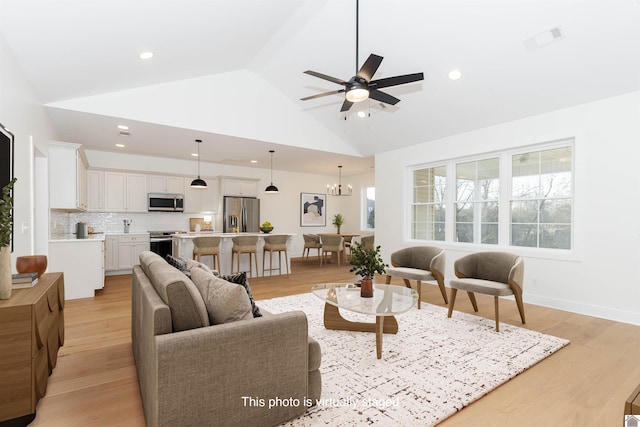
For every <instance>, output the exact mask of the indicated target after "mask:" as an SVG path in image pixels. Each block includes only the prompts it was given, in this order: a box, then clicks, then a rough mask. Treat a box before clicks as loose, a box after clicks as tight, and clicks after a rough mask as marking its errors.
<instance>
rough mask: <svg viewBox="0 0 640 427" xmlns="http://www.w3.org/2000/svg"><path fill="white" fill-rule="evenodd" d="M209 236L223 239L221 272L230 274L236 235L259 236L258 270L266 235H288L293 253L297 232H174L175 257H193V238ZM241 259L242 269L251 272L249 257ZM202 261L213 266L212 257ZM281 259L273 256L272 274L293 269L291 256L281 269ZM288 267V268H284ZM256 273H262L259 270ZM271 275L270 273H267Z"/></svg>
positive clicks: (289, 245)
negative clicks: (232, 249) (293, 242)
mask: <svg viewBox="0 0 640 427" xmlns="http://www.w3.org/2000/svg"><path fill="white" fill-rule="evenodd" d="M207 236H217V237H221V238H222V241H221V243H220V274H224V275H228V274H231V268H232V265H231V248H232V247H233V241H232V240H231V239H233V238H234V237H236V236H258V245H257V257H256V259H257V262H258V270H261V269H262V264H263V263H262V248H263V247H264V238H265V236H287V237H288V238H287V252H288V253H289V254H290V253H291V242H292V241H293V236H295V234H290V233H269V234H265V233H221V232H216V231H213V232H211V231H208V232H207V231H204V232H200V233H176V234H172V235H171V238H172V240H173V242H172V254H173V256H174V257H178V258H189V259H191V258H193V239H194V238H196V237H207ZM241 258H242V259H241V260H240V271H246V272H249V271H250V270H251V269H250V268H249V257H248V256H243V257H241ZM201 261H202V263H203V264H206V265H208V266H209V267H212V268H213V264H212V262H213V261H212V259H211V257H202V260H201ZM278 263H279V260H278V257H277V256H274V257H273V266H272V268H271V274H274V272H277V274H283V272H285V273H286V272H287V271H291V261H290V259H289V257H287V265H286V267H285V266H284V265H283V269H280V265H279V264H278ZM269 265H270V264H269V260H268V259H267V260H266V262H265V268H267V269H268V268H269ZM284 268H286V270H285V269H284ZM256 274H258V275H260V272H259V271H258V272H257V273H256ZM267 275H269V274H267Z"/></svg>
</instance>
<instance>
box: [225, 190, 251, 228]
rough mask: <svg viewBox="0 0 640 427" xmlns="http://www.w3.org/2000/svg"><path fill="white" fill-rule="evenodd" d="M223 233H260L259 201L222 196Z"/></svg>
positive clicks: (249, 198)
mask: <svg viewBox="0 0 640 427" xmlns="http://www.w3.org/2000/svg"><path fill="white" fill-rule="evenodd" d="M223 212H224V219H223V221H222V231H223V232H224V233H245V232H250V233H251V232H253V233H259V232H260V199H256V198H255V197H231V196H224V210H223Z"/></svg>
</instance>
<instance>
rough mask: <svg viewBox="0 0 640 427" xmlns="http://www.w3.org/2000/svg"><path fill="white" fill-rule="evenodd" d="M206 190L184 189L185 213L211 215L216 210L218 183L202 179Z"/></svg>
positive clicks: (187, 187) (209, 179)
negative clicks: (205, 184)
mask: <svg viewBox="0 0 640 427" xmlns="http://www.w3.org/2000/svg"><path fill="white" fill-rule="evenodd" d="M204 180H205V181H206V182H207V188H191V187H190V186H188V185H187V186H186V187H185V192H184V211H185V213H213V212H217V210H218V181H217V180H215V179H211V178H204Z"/></svg>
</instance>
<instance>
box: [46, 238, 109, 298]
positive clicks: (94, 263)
mask: <svg viewBox="0 0 640 427" xmlns="http://www.w3.org/2000/svg"><path fill="white" fill-rule="evenodd" d="M104 243H105V242H104V241H103V240H99V239H73V240H56V241H50V242H49V254H48V255H47V259H48V270H49V271H62V272H63V273H64V298H65V299H66V300H70V299H77V298H88V297H93V296H95V291H96V289H102V288H103V287H104Z"/></svg>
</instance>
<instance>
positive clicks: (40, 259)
mask: <svg viewBox="0 0 640 427" xmlns="http://www.w3.org/2000/svg"><path fill="white" fill-rule="evenodd" d="M46 269H47V256H46V255H25V256H19V257H18V258H17V259H16V270H18V273H38V279H39V278H41V277H42V275H43V274H44V272H45V270H46Z"/></svg>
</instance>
